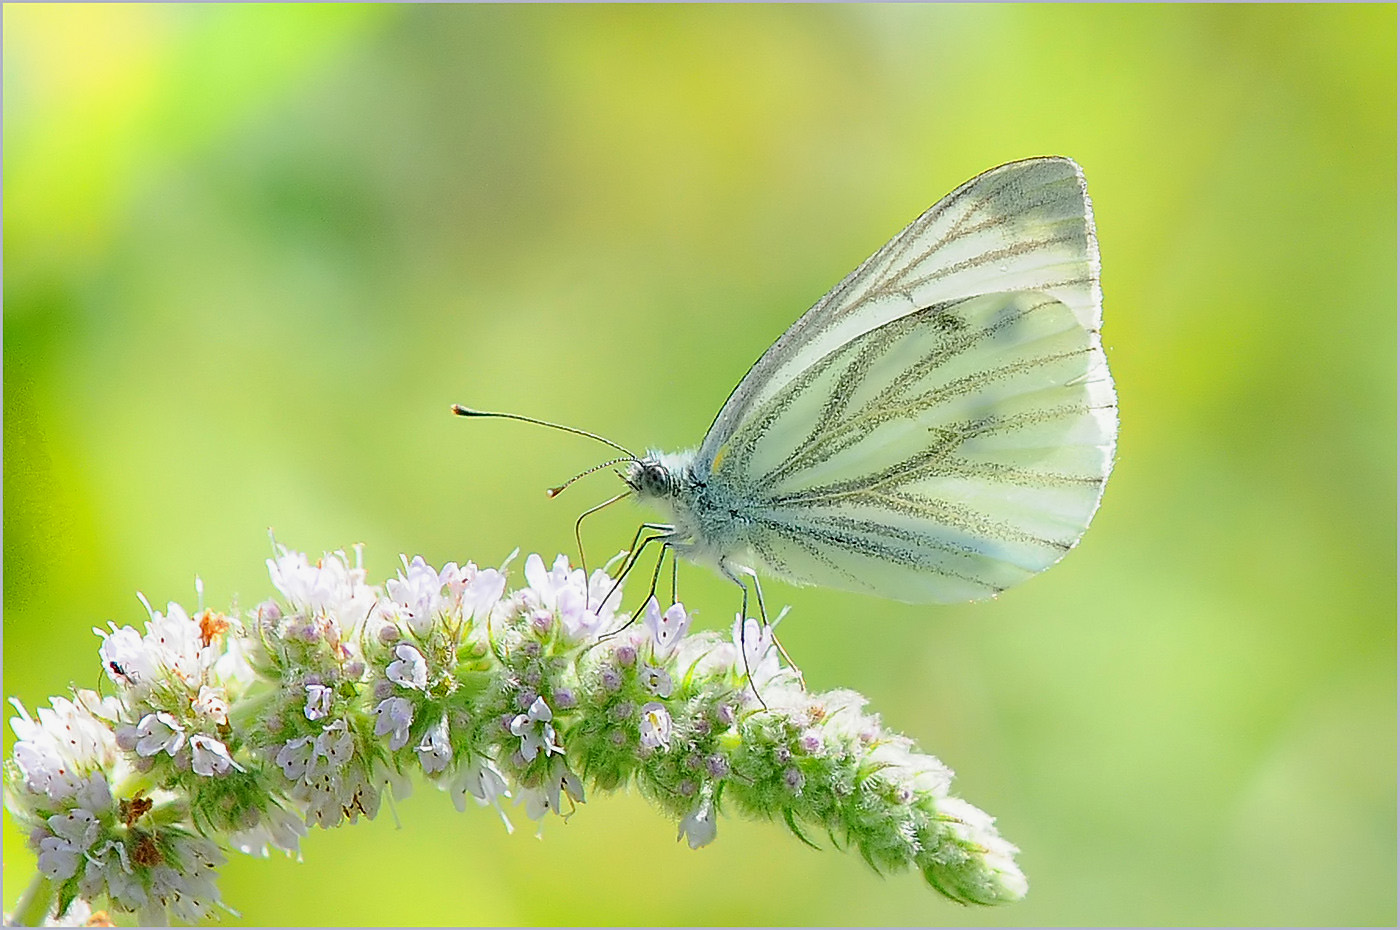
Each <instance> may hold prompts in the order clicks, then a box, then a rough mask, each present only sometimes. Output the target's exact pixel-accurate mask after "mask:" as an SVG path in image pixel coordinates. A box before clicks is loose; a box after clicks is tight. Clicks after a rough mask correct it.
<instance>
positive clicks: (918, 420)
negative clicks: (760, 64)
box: [698, 159, 1117, 602]
mask: <svg viewBox="0 0 1400 930" xmlns="http://www.w3.org/2000/svg"><path fill="white" fill-rule="evenodd" d="M1097 269H1098V259H1097V250H1096V245H1095V241H1094V233H1093V221H1092V217H1091V215H1090V212H1089V204H1088V200H1087V198H1086V196H1085V194H1084V187H1083V180H1082V177H1081V176H1080V174H1079V171H1078V168H1077V166H1075V165H1074V164H1073V162H1069V161H1068V160H1065V159H1036V160H1033V161H1029V162H1018V163H1014V164H1012V165H1007V166H1003V167H1002V168H998V169H994V170H992V171H990V172H987V173H986V174H983V175H981V176H979V177H978V178H975V179H973V180H972V181H970V182H968V183H967V184H965V185H964V186H963V187H961V188H959V189H958V190H957V191H954V192H953V193H952V194H950V195H949V196H948V197H947V198H945V199H944V200H943V201H941V202H940V203H939V204H937V205H935V206H934V207H933V208H932V209H930V210H929V211H928V212H927V213H925V214H924V215H923V216H921V217H920V218H919V219H918V220H916V221H914V223H912V224H910V225H909V227H907V228H906V229H905V230H904V231H903V232H901V233H900V234H899V235H898V236H896V237H895V238H894V239H893V240H891V242H890V243H889V244H887V245H886V246H885V247H884V248H882V249H881V250H880V251H879V252H877V253H876V254H875V255H874V256H872V257H871V258H870V259H869V260H868V261H867V262H865V263H864V264H863V265H861V267H860V268H858V269H856V271H855V272H853V273H852V274H851V275H850V276H848V277H847V278H846V280H844V281H843V282H842V283H841V284H839V285H838V286H837V287H836V288H835V289H833V290H832V292H831V293H830V294H828V295H827V296H826V297H825V298H823V300H822V301H821V302H819V303H818V304H817V305H816V306H815V307H813V308H812V310H810V311H808V313H807V314H806V315H804V316H803V317H802V319H800V320H799V321H798V322H797V323H795V324H794V325H793V326H792V328H791V329H789V331H788V332H787V333H786V334H784V336H783V337H782V338H781V339H779V341H778V342H777V343H776V344H775V345H774V346H773V347H772V348H771V349H770V350H769V351H768V352H767V353H766V354H765V355H764V356H763V358H762V359H760V360H759V362H758V363H757V364H756V365H755V366H754V368H753V369H752V370H751V371H750V372H749V374H748V375H747V376H746V377H745V378H744V380H743V381H742V382H741V383H740V385H739V387H738V388H736V389H735V391H734V393H733V395H731V397H730V399H729V401H728V402H727V403H726V405H725V407H724V409H723V410H722V411H721V413H720V416H719V417H718V418H717V419H716V421H715V424H714V426H712V427H711V430H710V433H709V434H708V435H707V436H706V438H705V442H704V444H703V445H702V446H701V449H700V453H699V458H698V463H699V465H700V467H704V468H709V469H711V470H712V474H711V475H710V476H709V481H710V482H711V484H712V485H713V486H715V487H719V488H725V489H727V494H728V495H729V496H730V499H731V501H733V502H738V503H741V504H742V509H743V511H744V512H745V514H746V517H747V519H748V521H749V522H748V524H747V525H748V529H747V534H746V535H747V542H748V544H749V548H750V550H751V552H752V557H753V558H752V560H753V561H754V562H755V563H756V564H755V565H752V566H749V567H753V568H766V569H767V570H769V571H771V572H772V573H774V574H777V575H779V576H783V577H787V578H789V579H791V580H794V581H798V582H812V583H820V584H823V585H827V586H831V587H841V588H847V589H852V590H860V591H870V592H873V593H877V594H880V595H882V596H885V597H892V598H898V599H901V600H908V601H939V602H949V601H958V600H975V599H979V598H984V597H988V596H991V595H993V594H996V593H997V592H999V591H1001V590H1003V589H1005V588H1007V587H1009V586H1011V585H1013V584H1016V583H1017V582H1019V581H1022V580H1024V579H1025V578H1027V577H1029V576H1031V575H1033V574H1035V573H1037V572H1039V571H1041V570H1043V569H1044V568H1046V567H1048V566H1049V565H1050V564H1052V563H1053V562H1055V561H1056V560H1058V559H1059V558H1060V557H1061V556H1062V555H1063V554H1064V553H1065V552H1066V551H1067V550H1068V549H1069V548H1071V547H1072V546H1073V545H1074V544H1075V543H1076V542H1077V541H1078V540H1079V538H1080V536H1081V535H1082V534H1083V532H1084V529H1085V528H1086V527H1087V525H1088V523H1089V520H1090V519H1091V517H1092V516H1093V513H1094V510H1095V509H1096V508H1097V506H1098V500H1099V497H1100V495H1101V493H1102V489H1103V483H1104V480H1105V479H1106V477H1107V475H1108V472H1109V469H1110V468H1111V466H1112V457H1113V446H1114V440H1115V436H1116V431H1117V415H1116V402H1115V398H1114V394H1113V387H1112V381H1111V379H1110V377H1109V375H1108V368H1107V363H1106V360H1105V359H1104V355H1103V350H1102V347H1101V344H1100V341H1099V336H1098V320H1099V289H1098V281H1097Z"/></svg>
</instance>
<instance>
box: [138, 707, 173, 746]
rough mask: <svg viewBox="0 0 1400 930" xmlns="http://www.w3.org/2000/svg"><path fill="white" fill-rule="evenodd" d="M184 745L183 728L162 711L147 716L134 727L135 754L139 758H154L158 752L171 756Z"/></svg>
mask: <svg viewBox="0 0 1400 930" xmlns="http://www.w3.org/2000/svg"><path fill="white" fill-rule="evenodd" d="M184 745H185V728H184V727H183V726H182V725H181V724H180V721H178V720H176V719H175V718H174V717H172V716H171V715H170V714H167V713H166V712H165V711H163V710H162V711H157V712H156V713H154V714H147V715H146V716H144V717H142V718H141V722H140V723H138V724H137V725H136V754H137V755H139V756H154V755H156V754H157V753H160V752H164V753H166V754H167V755H171V756H173V755H175V753H177V752H179V751H180V749H181V747H183V746H184Z"/></svg>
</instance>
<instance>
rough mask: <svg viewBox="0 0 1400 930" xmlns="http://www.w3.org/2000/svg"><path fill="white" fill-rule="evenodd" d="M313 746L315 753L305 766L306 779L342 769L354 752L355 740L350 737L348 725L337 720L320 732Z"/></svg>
mask: <svg viewBox="0 0 1400 930" xmlns="http://www.w3.org/2000/svg"><path fill="white" fill-rule="evenodd" d="M315 746H316V751H315V752H314V753H312V756H311V761H310V762H308V763H307V765H306V775H307V777H308V778H315V777H316V776H318V775H322V774H325V773H327V772H334V771H335V770H337V769H340V768H343V767H344V766H345V763H347V762H349V761H350V757H351V755H353V754H354V751H355V738H354V737H353V736H351V735H350V725H349V724H348V723H346V722H345V721H344V720H337V721H336V722H335V723H333V724H331V725H330V726H328V727H326V728H325V729H324V730H322V731H321V734H320V735H319V736H317V737H316V743H315Z"/></svg>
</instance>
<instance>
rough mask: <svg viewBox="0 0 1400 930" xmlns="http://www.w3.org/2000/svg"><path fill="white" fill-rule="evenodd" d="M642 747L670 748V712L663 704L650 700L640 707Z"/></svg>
mask: <svg viewBox="0 0 1400 930" xmlns="http://www.w3.org/2000/svg"><path fill="white" fill-rule="evenodd" d="M641 739H642V748H644V749H656V748H658V747H661V748H665V749H670V748H671V713H670V711H668V710H666V707H665V705H663V704H660V703H658V702H656V701H652V702H651V703H649V704H646V705H644V706H643V707H642V727H641Z"/></svg>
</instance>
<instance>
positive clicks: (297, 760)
mask: <svg viewBox="0 0 1400 930" xmlns="http://www.w3.org/2000/svg"><path fill="white" fill-rule="evenodd" d="M315 751H316V747H315V746H314V745H313V744H312V742H311V737H309V736H302V737H298V738H297V739H292V740H287V742H286V743H284V744H283V746H282V748H281V749H279V750H277V757H276V758H275V759H274V760H273V761H274V762H276V763H277V765H278V766H279V767H280V768H281V769H282V774H283V775H285V776H287V778H289V779H291V780H292V781H300V780H301V777H302V776H303V775H305V774H306V766H307V764H308V763H309V762H310V761H311V754H312V753H314V752H315Z"/></svg>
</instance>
